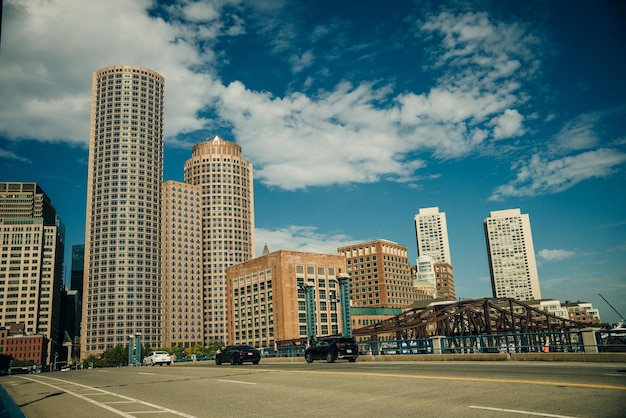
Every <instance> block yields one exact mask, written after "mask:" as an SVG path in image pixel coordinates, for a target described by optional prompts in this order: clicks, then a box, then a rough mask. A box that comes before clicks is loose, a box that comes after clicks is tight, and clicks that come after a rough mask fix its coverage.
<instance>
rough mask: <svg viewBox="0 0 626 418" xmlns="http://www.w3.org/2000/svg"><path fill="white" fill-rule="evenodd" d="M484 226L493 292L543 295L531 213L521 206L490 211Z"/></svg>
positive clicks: (520, 296)
mask: <svg viewBox="0 0 626 418" xmlns="http://www.w3.org/2000/svg"><path fill="white" fill-rule="evenodd" d="M484 227H485V239H486V242H487V256H488V258H489V273H490V275H491V289H492V291H493V296H494V297H496V298H500V297H502V298H513V299H517V300H533V299H541V292H540V290H539V274H538V273H537V263H536V261H535V249H534V246H533V237H532V233H531V231H530V219H529V217H528V215H527V214H522V213H520V210H519V209H508V210H499V211H494V212H490V217H489V218H487V219H485V222H484Z"/></svg>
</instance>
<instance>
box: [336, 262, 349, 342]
mask: <svg viewBox="0 0 626 418" xmlns="http://www.w3.org/2000/svg"><path fill="white" fill-rule="evenodd" d="M337 281H338V282H339V289H340V292H341V320H342V325H343V336H344V337H351V336H352V319H351V317H350V303H349V301H350V275H349V274H348V273H341V272H339V273H338V274H337Z"/></svg>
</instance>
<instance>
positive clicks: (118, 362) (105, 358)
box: [101, 344, 128, 367]
mask: <svg viewBox="0 0 626 418" xmlns="http://www.w3.org/2000/svg"><path fill="white" fill-rule="evenodd" d="M101 364H102V366H103V367H117V366H125V365H127V364H128V346H126V347H124V346H123V345H120V344H118V345H116V346H115V347H113V348H109V349H107V350H105V351H104V352H103V353H102V362H101Z"/></svg>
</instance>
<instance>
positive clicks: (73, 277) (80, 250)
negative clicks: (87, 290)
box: [70, 244, 85, 295]
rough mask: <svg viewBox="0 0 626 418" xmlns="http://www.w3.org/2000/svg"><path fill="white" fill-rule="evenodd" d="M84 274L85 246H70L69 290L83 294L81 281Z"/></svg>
mask: <svg viewBox="0 0 626 418" xmlns="http://www.w3.org/2000/svg"><path fill="white" fill-rule="evenodd" d="M84 274H85V245H84V244H80V245H72V266H71V273H70V289H72V290H77V291H78V293H79V294H80V295H82V294H83V279H84V277H85V276H84Z"/></svg>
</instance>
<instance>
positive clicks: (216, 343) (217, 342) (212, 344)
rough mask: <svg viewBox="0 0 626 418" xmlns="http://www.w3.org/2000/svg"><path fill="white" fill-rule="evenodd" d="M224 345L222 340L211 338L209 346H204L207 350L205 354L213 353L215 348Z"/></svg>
mask: <svg viewBox="0 0 626 418" xmlns="http://www.w3.org/2000/svg"><path fill="white" fill-rule="evenodd" d="M224 347H225V345H224V342H223V341H222V340H219V339H215V340H212V341H211V342H210V343H209V346H208V347H207V348H206V350H207V353H206V354H215V352H216V351H217V350H221V349H222V348H224Z"/></svg>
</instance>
